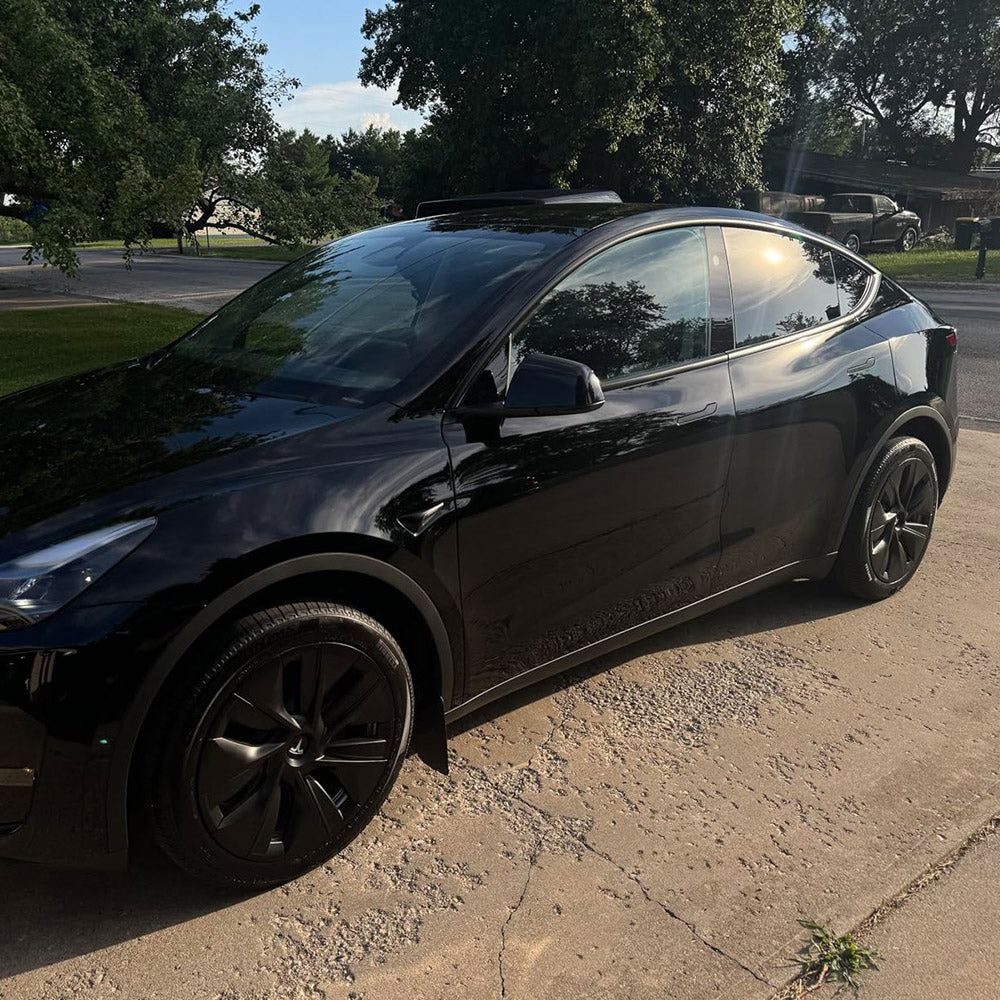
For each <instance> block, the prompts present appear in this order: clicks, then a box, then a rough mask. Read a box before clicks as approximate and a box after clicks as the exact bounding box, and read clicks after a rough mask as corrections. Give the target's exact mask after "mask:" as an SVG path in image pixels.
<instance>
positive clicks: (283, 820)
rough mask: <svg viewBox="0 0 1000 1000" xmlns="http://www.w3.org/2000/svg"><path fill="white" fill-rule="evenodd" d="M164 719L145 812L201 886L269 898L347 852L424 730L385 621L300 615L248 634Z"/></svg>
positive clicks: (179, 685)
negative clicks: (416, 725) (415, 725)
mask: <svg viewBox="0 0 1000 1000" xmlns="http://www.w3.org/2000/svg"><path fill="white" fill-rule="evenodd" d="M214 648H215V650H216V652H215V654H214V655H210V656H209V657H207V658H205V659H200V658H199V659H198V660H197V661H193V662H191V663H189V665H188V668H187V669H186V670H185V671H184V673H183V675H181V676H179V677H178V678H177V679H176V681H175V683H174V684H173V685H172V687H171V690H170V693H169V694H168V695H167V696H166V697H164V698H162V699H161V700H160V702H159V703H158V705H157V706H156V711H155V714H154V717H153V719H152V720H151V724H150V730H149V735H148V737H147V739H146V744H145V749H146V759H147V766H146V781H145V789H144V793H145V802H146V808H147V812H148V815H149V817H150V820H151V825H152V829H153V833H154V836H155V838H156V840H157V842H158V843H159V845H160V847H161V848H162V849H163V850H164V851H165V853H166V854H167V855H168V856H169V857H171V858H172V859H173V860H174V861H175V862H177V864H179V865H180V866H181V867H182V868H184V869H185V870H187V871H188V872H190V873H191V874H193V875H195V876H196V877H198V878H199V879H202V880H204V881H208V882H211V883H214V884H216V885H220V886H224V887H228V888H238V889H263V888H268V887H271V886H274V885H279V884H281V883H282V882H287V881H288V880H290V879H292V878H295V877H296V876H298V875H301V874H302V873H304V872H306V871H308V870H309V869H310V868H313V867H314V866H316V865H318V864H320V863H321V862H323V861H325V860H326V859H327V858H329V857H331V856H332V855H334V854H336V853H337V852H338V851H340V850H341V849H342V848H343V847H345V846H346V845H347V844H348V843H350V842H351V840H353V839H354V837H355V836H356V835H357V834H358V833H359V832H360V830H362V829H363V828H364V826H365V825H366V824H367V823H368V821H369V820H370V819H371V817H372V816H373V815H374V814H375V812H376V811H377V810H378V808H379V807H380V806H381V804H382V802H383V801H384V800H385V797H386V795H387V794H388V792H389V789H390V788H391V786H392V783H393V781H394V780H395V777H396V774H397V773H398V771H399V767H400V765H401V763H402V759H403V754H404V752H405V750H406V747H407V744H408V742H409V738H410V731H411V727H412V721H413V685H412V681H411V679H410V674H409V670H408V668H407V665H406V661H405V658H404V657H403V653H402V651H401V650H400V648H399V645H398V644H397V643H396V641H395V640H394V639H393V637H392V636H391V635H390V634H389V633H388V632H387V631H386V630H385V629H384V628H383V627H382V626H381V625H380V624H379V623H378V622H376V621H375V620H374V619H372V618H370V617H369V616H368V615H365V614H363V613H362V612H360V611H357V610H356V609H354V608H349V607H345V606H342V605H333V604H313V603H308V604H291V605H286V606H283V607H278V608H273V609H271V610H268V611H263V612H260V613H258V614H254V615H250V616H248V617H246V618H244V619H242V620H241V621H239V622H236V623H235V624H234V625H233V626H232V627H231V629H230V630H229V631H228V632H227V633H226V634H225V635H224V636H222V637H221V639H220V641H219V643H218V644H217V645H216V646H215V647H214Z"/></svg>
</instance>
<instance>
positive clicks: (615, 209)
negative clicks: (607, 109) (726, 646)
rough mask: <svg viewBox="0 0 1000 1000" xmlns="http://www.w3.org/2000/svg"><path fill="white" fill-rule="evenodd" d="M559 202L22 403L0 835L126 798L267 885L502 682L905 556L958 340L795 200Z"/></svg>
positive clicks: (21, 842)
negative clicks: (774, 590)
mask: <svg viewBox="0 0 1000 1000" xmlns="http://www.w3.org/2000/svg"><path fill="white" fill-rule="evenodd" d="M499 200H502V199H499ZM513 200H515V201H516V199H513ZM538 200H539V201H542V202H545V201H546V200H545V199H538ZM556 200H558V199H556ZM551 201H552V200H551V199H550V200H549V203H541V204H507V205H506V206H500V207H488V208H484V207H482V203H479V204H477V203H476V202H474V201H473V202H470V203H469V205H467V206H465V207H464V208H463V205H462V204H461V203H458V204H455V205H449V206H441V207H443V208H459V209H463V210H461V211H450V212H448V211H446V212H442V213H441V214H437V215H429V216H426V217H422V218H417V219H416V220H413V221H410V222H403V223H399V224H395V225H386V226H383V227H381V228H378V229H374V230H370V231H368V232H363V233H359V234H356V235H354V236H349V237H347V238H345V239H341V240H338V241H336V242H334V243H331V244H329V245H327V246H325V247H323V248H321V249H318V250H316V251H314V252H311V253H309V254H307V255H306V256H304V257H302V258H300V259H299V260H297V261H295V262H294V263H292V264H289V265H288V266H287V267H284V268H282V269H281V270H279V271H277V272H275V273H274V274H272V275H270V276H269V277H267V278H265V280H263V281H261V282H260V283H259V284H257V285H256V286H254V287H253V288H251V289H250V290H249V291H247V292H245V293H244V294H242V295H240V296H239V297H238V298H236V299H234V300H233V301H232V302H231V303H229V304H228V305H226V306H225V307H224V308H222V309H221V310H219V311H218V312H217V313H215V314H214V315H213V316H210V317H208V318H207V319H206V320H204V322H202V323H200V324H199V325H198V326H197V327H196V328H195V329H194V330H192V331H191V332H190V333H189V334H187V335H186V336H185V337H182V338H181V339H180V340H178V341H177V342H176V343H173V344H171V345H170V346H168V347H165V348H163V349H162V350H160V351H157V352H156V353H154V354H151V355H149V356H147V357H142V358H138V359H135V360H133V361H130V362H127V363H125V364H120V365H116V366H114V367H111V368H105V369H102V370H99V371H92V372H89V373H87V374H84V375H79V376H74V377H71V378H66V379H62V380H60V381H57V382H53V383H50V384H48V385H44V386H41V387H39V388H34V389H29V390H26V391H23V392H19V393H16V394H14V395H12V396H9V397H6V398H4V399H2V400H0V474H2V480H0V855H4V856H7V857H11V858H22V859H33V860H41V861H50V862H59V863H72V864H86V865H93V864H95V863H104V864H108V863H111V862H115V861H119V862H120V861H121V860H123V858H124V856H125V852H126V846H127V835H128V829H129V821H130V820H129V818H130V817H132V818H133V821H134V822H136V823H138V822H139V821H142V823H143V825H145V824H147V823H148V826H149V827H150V829H151V831H152V834H153V836H154V837H155V839H156V841H157V842H158V843H159V845H160V846H161V847H162V849H163V850H164V851H165V852H166V853H167V854H168V855H169V856H170V857H171V858H173V859H174V860H175V861H176V862H177V863H178V864H180V865H181V866H182V867H183V868H185V869H186V870H187V871H188V872H191V873H194V874H195V875H196V876H199V877H200V878H202V879H206V880H209V881H212V882H215V883H220V884H223V885H228V886H236V887H245V888H257V887H265V886H270V885H275V884H277V883H280V882H283V881H286V880H288V879H290V878H292V877H294V876H296V875H298V874H300V873H302V872H304V871H306V870H307V869H309V868H310V867H311V866H314V865H316V864H318V863H320V862H321V861H323V860H324V859H326V858H328V857H329V856H330V855H332V854H334V853H335V852H336V851H338V850H340V849H341V848H343V847H344V846H345V845H346V844H347V843H348V842H350V841H351V839H352V838H354V837H355V836H357V835H358V834H359V832H360V831H361V830H362V829H363V828H364V826H365V824H366V823H367V822H368V821H369V819H370V818H371V817H372V815H373V814H374V813H375V812H376V810H377V809H378V808H379V806H380V804H381V803H382V802H383V800H384V799H385V797H386V795H387V793H388V791H389V789H390V787H391V785H392V783H393V779H394V778H395V776H396V774H397V772H398V770H399V767H400V764H401V761H402V759H403V756H404V755H405V754H406V753H407V750H408V748H410V749H412V750H413V751H414V752H416V753H418V754H420V755H421V756H422V757H423V759H424V760H425V761H427V763H429V764H431V765H432V766H435V767H438V768H445V767H446V766H447V756H446V745H445V740H446V726H447V724H448V722H449V721H451V720H454V719H456V718H457V717H459V716H461V715H463V714H464V713H467V712H469V711H470V710H472V709H474V708H477V707H479V706H481V705H483V704H485V703H486V702H489V701H491V700H493V699H495V698H498V697H500V696H501V695H504V694H507V693H509V692H511V691H513V690H515V689H517V688H520V687H522V686H524V685H526V684H529V683H531V682H532V681H535V680H537V679H539V678H541V677H544V676H546V675H550V674H552V673H554V672H555V671H558V670H562V669H564V668H566V667H570V666H572V665H574V664H577V663H580V662H581V661H584V660H586V659H588V658H591V657H594V656H596V655H598V654H601V653H604V652H607V651H608V650H610V649H612V648H614V647H618V646H623V645H625V644H627V643H629V642H632V641H633V640H635V639H638V638H640V637H643V636H646V635H649V634H650V633H652V632H654V631H656V630H659V629H663V628H666V627H667V626H670V625H673V624H675V623H677V622H680V621H683V620H685V619H688V618H691V617H692V616H694V615H698V614H700V613H702V612H704V611H707V610H709V609H712V608H716V607H718V606H719V605H722V604H726V603H728V602H730V601H734V600H736V599H738V598H740V597H743V596H744V595H747V594H750V593H752V592H754V591H758V590H760V589H762V588H764V587H768V586H771V585H772V584H776V583H779V582H781V581H786V580H789V579H792V578H803V577H808V578H816V579H819V578H828V579H829V580H830V581H831V582H832V583H833V584H835V585H836V586H838V587H840V588H842V589H844V590H846V591H848V592H849V593H851V594H854V595H856V596H857V597H859V598H861V599H865V600H879V599H881V598H885V597H889V596H890V595H891V594H893V593H894V592H895V591H897V590H898V589H899V588H900V587H902V586H904V585H905V584H906V582H907V581H908V580H909V579H910V577H911V576H912V575H913V573H914V572H915V571H916V569H917V566H918V565H919V563H920V560H921V558H922V556H923V555H924V552H925V551H926V548H927V544H928V541H929V538H930V535H931V530H932V528H933V525H934V516H935V512H936V511H937V508H938V504H939V502H940V500H941V496H942V494H943V493H944V491H945V489H946V487H947V485H948V480H949V478H950V476H951V472H952V465H953V461H954V454H955V443H956V437H957V418H956V403H955V354H956V335H955V331H954V329H952V328H951V327H949V326H947V325H945V324H943V323H942V322H941V321H940V320H939V319H938V318H937V317H936V316H935V315H934V314H933V313H932V312H931V311H930V310H929V309H928V308H927V307H926V306H925V305H923V304H922V303H920V302H919V301H917V300H916V299H914V298H913V297H912V296H911V295H909V294H907V292H905V291H904V290H902V289H901V288H900V287H899V286H898V285H896V284H895V283H893V282H892V281H890V280H889V279H888V278H886V277H884V276H883V275H881V274H880V273H879V272H878V270H877V269H876V268H875V267H873V266H872V265H871V264H869V263H867V262H866V261H865V260H863V259H861V258H859V257H857V256H855V255H854V254H851V253H849V252H848V251H846V250H845V248H844V247H843V246H841V245H839V244H836V243H833V242H831V241H830V240H828V239H825V238H824V237H821V236H817V235H816V234H814V233H810V232H806V231H804V230H801V229H798V228H796V227H794V226H791V225H788V224H785V223H782V222H779V221H776V220H774V219H770V218H765V217H763V216H757V215H752V214H748V213H744V212H739V211H728V210H721V209H663V208H656V207H649V206H644V207H643V206H634V205H626V204H622V203H617V204H616V203H613V202H612V201H611V200H609V199H604V200H603V201H601V200H594V199H593V198H591V199H590V200H587V199H574V198H573V197H569V198H563V199H562V202H563V203H562V204H559V203H551ZM130 806H131V808H129V807H130Z"/></svg>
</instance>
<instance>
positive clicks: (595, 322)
mask: <svg viewBox="0 0 1000 1000" xmlns="http://www.w3.org/2000/svg"><path fill="white" fill-rule="evenodd" d="M709 326H710V324H709V270H708V253H707V248H706V240H705V233H704V230H702V229H696V228H692V229H668V230H663V231H661V232H656V233H649V234H647V235H645V236H636V237H634V238H632V239H630V240H626V241H625V242H624V243H620V244H618V245H617V246H614V247H612V248H611V249H609V250H605V251H604V252H603V253H600V254H598V255H597V256H596V257H593V258H592V259H591V260H589V261H587V262H586V263H585V264H582V265H581V266H580V267H579V268H577V269H576V270H575V271H574V272H573V273H572V274H570V275H569V276H568V277H566V278H564V279H563V281H561V282H560V283H559V284H558V285H557V286H556V287H555V288H554V289H552V291H551V292H549V293H548V295H546V296H545V298H544V299H543V300H542V301H541V303H540V304H539V305H538V307H537V308H536V309H535V310H534V312H533V313H532V314H531V315H530V316H529V317H528V318H527V320H525V322H524V323H523V324H522V325H521V327H520V328H519V329H518V330H517V331H516V332H515V334H514V337H513V341H512V344H513V348H512V352H511V370H513V369H514V368H515V367H516V366H517V364H518V363H519V362H520V360H521V359H522V358H524V357H525V356H526V355H528V354H533V353H538V354H551V355H555V356H556V357H562V358H569V359H571V360H573V361H581V362H583V363H584V364H586V365H589V366H590V367H591V368H592V369H593V370H594V372H595V373H596V374H597V376H598V378H600V379H601V380H602V381H609V380H613V379H619V378H627V377H630V376H636V375H642V374H644V373H648V372H654V371H658V370H660V369H662V368H666V367H669V366H670V365H673V364H676V363H678V362H682V361H690V360H693V359H696V358H703V357H706V356H707V355H708V353H709Z"/></svg>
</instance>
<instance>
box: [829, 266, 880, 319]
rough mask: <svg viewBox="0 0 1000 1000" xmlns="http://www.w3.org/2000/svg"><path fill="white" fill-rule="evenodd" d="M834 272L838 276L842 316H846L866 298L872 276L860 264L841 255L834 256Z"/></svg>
mask: <svg viewBox="0 0 1000 1000" xmlns="http://www.w3.org/2000/svg"><path fill="white" fill-rule="evenodd" d="M833 270H834V273H835V274H836V275H837V290H838V292H839V293H840V315H841V316H846V315H847V314H848V313H849V312H852V311H853V310H854V309H855V308H856V307H857V304H858V303H859V302H860V301H861V299H862V298H863V297H864V294H865V289H866V288H867V287H868V279H869V278H870V277H871V274H870V272H868V271H866V270H865V269H864V268H863V267H862V266H861V265H860V264H857V263H855V262H854V261H853V260H851V259H850V258H848V257H844V256H843V255H842V254H839V253H835V254H834V255H833Z"/></svg>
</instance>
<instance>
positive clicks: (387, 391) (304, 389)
mask: <svg viewBox="0 0 1000 1000" xmlns="http://www.w3.org/2000/svg"><path fill="white" fill-rule="evenodd" d="M573 235H575V234H574V233H573V232H572V231H568V230H564V231H549V230H542V231H531V230H527V231H526V230H524V229H522V230H521V231H517V230H514V229H512V228H511V229H505V228H502V227H501V226H496V227H491V226H490V225H489V224H486V223H478V224H475V225H472V226H471V227H470V226H461V225H455V224H451V225H449V224H448V223H445V222H443V221H442V220H436V219H428V220H426V221H421V222H419V223H404V224H400V225H393V226H385V227H382V228H379V229H371V230H367V231H366V232H363V233H358V234H356V235H354V236H349V237H346V238H345V239H342V240H338V241H337V242H335V243H331V244H329V245H328V246H326V247H323V248H322V249H320V250H317V251H315V252H313V253H310V254H307V255H306V256H304V257H302V258H300V259H299V260H297V261H295V262H294V263H292V264H289V265H288V266H287V267H284V268H282V269H281V270H280V271H277V272H276V273H275V274H273V275H272V276H270V277H269V278H266V279H265V280H264V281H262V282H260V283H259V284H257V285H255V286H254V287H253V288H251V289H249V290H248V291H246V292H244V293H243V294H242V295H240V296H238V297H237V298H235V299H234V300H233V301H232V302H230V303H228V304H227V305H225V306H223V308H222V309H220V310H219V311H218V312H217V313H215V315H213V316H210V317H209V318H208V319H207V320H205V321H204V323H202V324H201V325H200V326H198V327H196V328H195V329H194V330H192V331H191V333H190V334H188V336H187V337H185V338H183V339H182V340H180V341H178V343H177V344H176V345H175V347H174V351H175V352H176V353H178V354H180V355H182V356H185V357H189V358H194V359H197V360H200V361H205V362H208V363H210V364H212V365H215V366H221V367H225V368H233V369H236V370H238V371H239V372H241V373H243V374H245V375H247V376H249V377H250V379H251V380H252V381H253V382H254V384H255V385H256V386H257V388H258V389H259V390H260V391H261V392H268V393H272V394H275V395H286V396H292V397H294V398H301V399H309V400H316V401H328V400H330V399H331V397H333V398H335V399H337V400H338V401H341V402H346V403H350V404H354V405H366V404H368V403H371V402H375V401H378V400H382V399H390V398H391V397H392V395H393V394H394V391H395V390H396V389H398V388H400V387H401V385H402V383H403V382H404V381H406V380H407V378H408V377H409V376H410V375H411V374H412V373H414V372H415V371H417V370H418V369H421V368H423V367H425V366H426V365H427V364H429V363H431V361H432V358H433V355H434V352H435V351H436V349H438V348H439V347H440V346H441V345H442V344H443V343H444V342H445V341H447V340H448V339H449V338H450V337H451V336H452V335H453V334H455V332H456V331H457V330H458V329H459V328H460V327H461V325H462V324H463V322H464V321H465V320H467V319H468V318H469V317H471V316H472V314H473V313H474V312H475V311H476V310H477V309H478V308H479V307H480V306H481V305H482V304H483V303H485V302H486V301H487V299H489V298H490V297H492V296H494V295H495V294H497V293H498V292H500V291H502V290H505V289H506V288H507V287H509V286H510V284H511V283H512V282H513V281H514V280H516V279H517V278H518V277H520V276H521V275H522V274H523V273H524V272H526V271H527V270H530V269H531V268H533V267H534V266H535V265H536V264H537V262H538V261H539V260H541V259H542V258H544V257H546V256H548V255H550V254H551V253H552V252H554V251H555V250H556V249H558V248H559V247H560V246H562V245H563V244H565V243H566V242H567V241H568V240H570V239H571V238H572V236H573Z"/></svg>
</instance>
